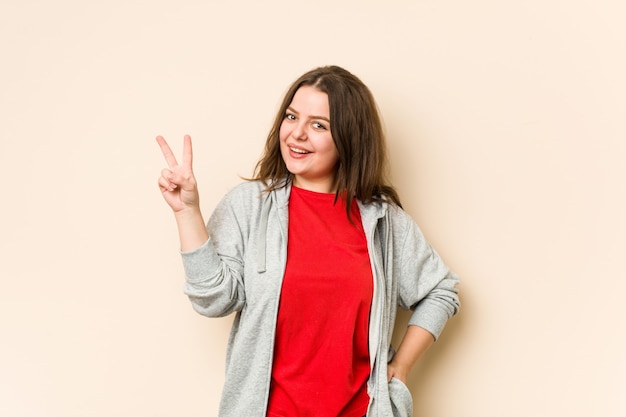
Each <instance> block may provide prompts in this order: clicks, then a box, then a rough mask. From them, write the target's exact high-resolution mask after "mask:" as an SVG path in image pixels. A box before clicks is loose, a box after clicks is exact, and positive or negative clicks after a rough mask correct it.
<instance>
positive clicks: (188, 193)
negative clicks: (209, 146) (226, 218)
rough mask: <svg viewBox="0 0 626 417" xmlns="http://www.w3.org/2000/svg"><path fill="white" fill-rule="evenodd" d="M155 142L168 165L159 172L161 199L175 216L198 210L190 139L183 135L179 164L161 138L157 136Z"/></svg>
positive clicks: (198, 204)
mask: <svg viewBox="0 0 626 417" xmlns="http://www.w3.org/2000/svg"><path fill="white" fill-rule="evenodd" d="M156 140H157V143H158V144H159V146H160V147H161V152H163V156H164V157H165V161H166V162H167V165H168V168H164V169H163V170H162V171H161V176H160V177H159V189H160V190H161V193H162V194H163V198H164V199H165V201H166V202H167V204H169V206H170V207H171V208H172V210H173V211H174V213H175V214H181V213H183V212H185V211H186V210H190V209H191V210H199V209H200V199H199V195H198V186H197V183H196V178H195V176H194V175H193V169H192V162H193V152H192V149H191V137H190V136H189V135H185V138H184V140H183V159H182V163H181V164H178V162H177V161H176V157H175V156H174V153H173V152H172V150H171V149H170V147H169V145H168V144H167V142H166V141H165V139H163V137H162V136H157V138H156Z"/></svg>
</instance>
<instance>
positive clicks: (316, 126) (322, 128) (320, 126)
mask: <svg viewBox="0 0 626 417" xmlns="http://www.w3.org/2000/svg"><path fill="white" fill-rule="evenodd" d="M313 127H314V128H315V129H321V130H326V126H324V125H323V124H321V123H320V122H313Z"/></svg>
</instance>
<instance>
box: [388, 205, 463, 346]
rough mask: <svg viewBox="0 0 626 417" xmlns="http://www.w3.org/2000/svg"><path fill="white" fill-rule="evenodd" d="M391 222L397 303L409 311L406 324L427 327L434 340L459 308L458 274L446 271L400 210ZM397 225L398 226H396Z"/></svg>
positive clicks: (445, 267)
mask: <svg viewBox="0 0 626 417" xmlns="http://www.w3.org/2000/svg"><path fill="white" fill-rule="evenodd" d="M400 217H401V218H400V224H399V225H398V224H397V225H394V241H396V242H398V245H394V246H396V248H395V249H394V265H395V266H394V270H395V272H394V274H395V275H396V277H397V279H398V284H399V285H398V304H399V305H400V306H401V307H402V308H405V309H411V310H413V314H412V316H411V319H410V320H409V325H415V326H419V327H422V328H424V329H426V330H428V331H429V332H430V333H432V335H433V336H434V337H435V339H437V338H438V337H439V335H440V334H441V332H442V331H443V328H444V326H445V324H446V322H447V321H448V319H449V318H450V317H452V316H453V315H455V314H456V313H457V312H458V310H459V308H460V303H459V297H458V290H457V288H456V286H457V284H458V283H459V278H458V276H457V275H456V274H455V273H454V272H452V271H450V269H449V268H448V267H447V266H446V265H445V264H444V262H443V260H442V259H441V257H440V256H439V255H438V254H437V252H436V251H435V250H434V249H433V248H432V246H431V245H430V244H429V243H428V242H427V241H426V239H425V238H424V235H423V234H422V231H421V230H420V229H419V227H418V226H417V225H416V224H415V222H414V221H413V220H412V219H411V218H410V217H409V216H408V215H407V214H406V213H404V212H402V211H401V215H400ZM398 226H400V227H398Z"/></svg>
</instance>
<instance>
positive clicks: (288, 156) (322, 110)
mask: <svg viewBox="0 0 626 417" xmlns="http://www.w3.org/2000/svg"><path fill="white" fill-rule="evenodd" d="M279 136H280V152H281V155H282V157H283V160H284V161H285V164H286V165H287V169H288V170H289V172H291V173H292V174H293V175H294V179H293V185H295V186H296V187H299V188H304V189H306V190H310V191H316V192H320V193H333V192H335V190H334V188H333V183H334V179H335V172H336V169H337V161H338V160H339V155H338V153H337V147H336V146H335V142H334V141H333V137H332V134H331V132H330V110H329V106H328V95H327V94H326V93H324V92H322V91H320V90H318V89H316V88H314V87H311V86H303V87H300V88H299V89H298V91H296V94H295V95H294V97H293V100H291V103H290V104H289V107H288V108H287V111H286V112H285V115H284V119H283V122H282V124H281V125H280V133H279Z"/></svg>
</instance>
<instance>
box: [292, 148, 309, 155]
mask: <svg viewBox="0 0 626 417" xmlns="http://www.w3.org/2000/svg"><path fill="white" fill-rule="evenodd" d="M289 149H291V151H292V152H295V153H302V154H304V153H309V151H305V150H304V149H298V148H292V147H289Z"/></svg>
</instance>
